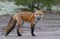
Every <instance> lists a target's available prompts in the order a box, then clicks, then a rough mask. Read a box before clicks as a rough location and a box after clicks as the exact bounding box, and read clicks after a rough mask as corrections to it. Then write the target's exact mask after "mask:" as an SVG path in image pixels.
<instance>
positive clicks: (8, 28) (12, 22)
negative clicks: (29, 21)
mask: <svg viewBox="0 0 60 39" xmlns="http://www.w3.org/2000/svg"><path fill="white" fill-rule="evenodd" d="M15 25H16V20H14V19H13V17H11V18H10V20H9V23H8V25H7V26H6V28H5V29H4V32H5V36H7V35H8V34H9V33H10V32H11V31H12V30H13V29H14V27H15Z"/></svg>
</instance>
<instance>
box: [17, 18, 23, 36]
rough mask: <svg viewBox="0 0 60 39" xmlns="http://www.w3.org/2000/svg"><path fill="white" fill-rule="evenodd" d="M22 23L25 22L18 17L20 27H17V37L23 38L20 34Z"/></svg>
mask: <svg viewBox="0 0 60 39" xmlns="http://www.w3.org/2000/svg"><path fill="white" fill-rule="evenodd" d="M22 22H23V21H22V19H21V18H18V17H17V24H18V26H17V35H18V36H22V34H21V33H20V32H19V28H20V27H21V25H22Z"/></svg>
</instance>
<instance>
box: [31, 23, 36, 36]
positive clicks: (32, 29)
mask: <svg viewBox="0 0 60 39" xmlns="http://www.w3.org/2000/svg"><path fill="white" fill-rule="evenodd" d="M34 28H35V23H34V22H32V23H31V34H32V36H35V34H34Z"/></svg>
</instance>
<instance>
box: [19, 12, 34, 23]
mask: <svg viewBox="0 0 60 39" xmlns="http://www.w3.org/2000/svg"><path fill="white" fill-rule="evenodd" d="M18 16H20V17H21V19H22V20H23V21H28V22H30V21H32V20H34V13H32V12H21V13H19V14H18Z"/></svg>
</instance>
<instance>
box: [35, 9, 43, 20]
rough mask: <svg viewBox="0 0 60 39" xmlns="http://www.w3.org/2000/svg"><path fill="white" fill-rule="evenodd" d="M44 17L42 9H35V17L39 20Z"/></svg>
mask: <svg viewBox="0 0 60 39" xmlns="http://www.w3.org/2000/svg"><path fill="white" fill-rule="evenodd" d="M42 17H43V12H42V10H37V11H35V18H36V19H37V20H40V19H41V18H42Z"/></svg>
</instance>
